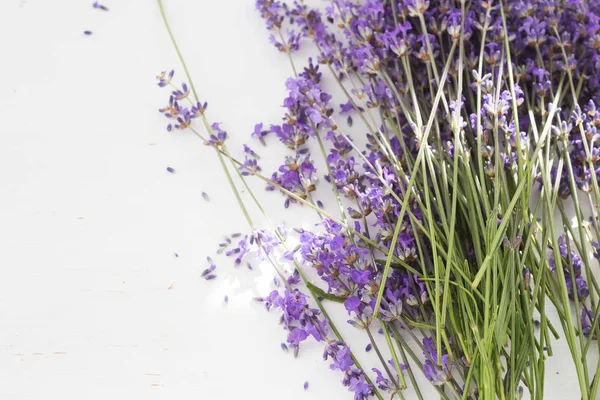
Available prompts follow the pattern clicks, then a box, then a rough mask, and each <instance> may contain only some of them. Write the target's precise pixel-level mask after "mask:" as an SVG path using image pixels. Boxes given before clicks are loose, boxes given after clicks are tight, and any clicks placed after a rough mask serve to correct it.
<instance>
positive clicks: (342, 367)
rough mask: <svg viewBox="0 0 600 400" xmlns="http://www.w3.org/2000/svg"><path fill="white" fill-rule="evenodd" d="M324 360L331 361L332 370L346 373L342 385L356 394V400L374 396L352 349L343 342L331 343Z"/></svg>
mask: <svg viewBox="0 0 600 400" xmlns="http://www.w3.org/2000/svg"><path fill="white" fill-rule="evenodd" d="M323 359H324V360H331V365H330V368H331V369H333V370H339V371H342V372H343V373H344V379H343V380H342V384H343V385H344V386H346V387H348V390H350V391H352V392H353V393H354V399H355V400H366V399H368V398H369V397H370V396H373V395H374V388H373V386H372V385H371V384H369V383H368V382H367V381H366V379H365V373H364V372H363V371H362V370H360V369H358V368H356V366H355V364H354V360H353V359H352V356H351V354H350V348H349V347H348V346H346V345H345V344H344V342H342V341H335V340H334V341H330V342H328V343H327V346H326V347H325V351H324V352H323Z"/></svg>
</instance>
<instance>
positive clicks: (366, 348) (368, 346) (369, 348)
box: [365, 343, 373, 353]
mask: <svg viewBox="0 0 600 400" xmlns="http://www.w3.org/2000/svg"><path fill="white" fill-rule="evenodd" d="M372 348H373V346H372V345H371V343H369V344H368V345H367V347H365V351H366V352H367V353H368V352H369V351H371V349H372Z"/></svg>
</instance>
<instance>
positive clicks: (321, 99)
mask: <svg viewBox="0 0 600 400" xmlns="http://www.w3.org/2000/svg"><path fill="white" fill-rule="evenodd" d="M313 79H314V77H313ZM313 79H309V78H307V77H305V76H304V75H301V76H300V77H298V78H296V79H294V78H290V79H288V80H287V82H286V88H287V90H288V97H287V98H286V99H285V100H284V101H283V106H284V107H285V108H286V110H287V113H286V114H285V116H284V118H283V123H282V124H281V125H271V128H270V132H272V133H274V134H275V136H277V138H278V139H279V141H281V142H282V143H283V144H284V145H286V146H287V147H288V148H289V149H292V150H298V149H299V148H300V147H301V146H302V145H304V144H305V143H306V141H307V140H308V138H309V137H313V136H315V134H316V130H317V129H319V128H333V120H332V119H331V118H330V117H331V115H332V114H333V109H332V108H331V107H330V106H329V100H330V99H331V95H329V94H327V93H325V92H323V91H322V90H321V88H320V87H319V85H318V84H317V83H315V82H314V80H313Z"/></svg>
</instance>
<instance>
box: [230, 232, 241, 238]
mask: <svg viewBox="0 0 600 400" xmlns="http://www.w3.org/2000/svg"><path fill="white" fill-rule="evenodd" d="M240 236H242V234H241V233H239V232H236V233H232V234H231V237H232V238H234V239H236V238H239V237H240Z"/></svg>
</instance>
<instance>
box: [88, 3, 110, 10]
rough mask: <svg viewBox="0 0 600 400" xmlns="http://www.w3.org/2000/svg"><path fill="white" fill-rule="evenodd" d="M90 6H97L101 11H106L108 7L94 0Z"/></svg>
mask: <svg viewBox="0 0 600 400" xmlns="http://www.w3.org/2000/svg"><path fill="white" fill-rule="evenodd" d="M92 7H94V8H97V9H99V10H102V11H108V7H106V6H105V5H102V4H100V3H98V2H97V1H95V2H94V4H92Z"/></svg>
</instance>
